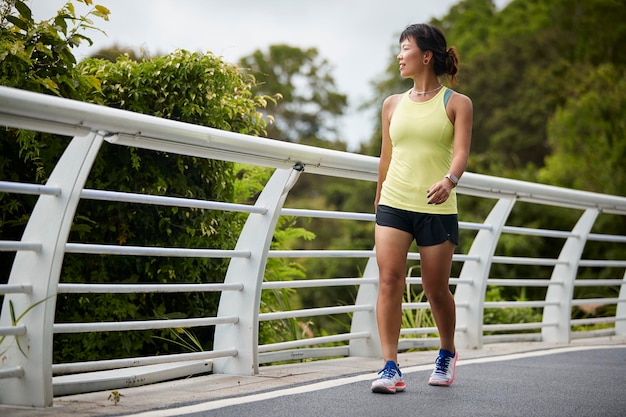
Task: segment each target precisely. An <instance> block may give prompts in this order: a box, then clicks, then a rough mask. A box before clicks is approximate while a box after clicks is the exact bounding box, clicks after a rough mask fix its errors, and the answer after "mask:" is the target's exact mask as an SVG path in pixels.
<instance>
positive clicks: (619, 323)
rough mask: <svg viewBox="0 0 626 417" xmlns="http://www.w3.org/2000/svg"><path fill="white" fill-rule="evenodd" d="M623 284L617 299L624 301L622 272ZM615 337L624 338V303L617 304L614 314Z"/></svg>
mask: <svg viewBox="0 0 626 417" xmlns="http://www.w3.org/2000/svg"><path fill="white" fill-rule="evenodd" d="M622 281H623V283H622V285H621V287H620V290H619V299H620V300H626V272H624V278H623V280H622ZM615 335H616V336H626V301H620V302H618V303H617V310H616V312H615Z"/></svg>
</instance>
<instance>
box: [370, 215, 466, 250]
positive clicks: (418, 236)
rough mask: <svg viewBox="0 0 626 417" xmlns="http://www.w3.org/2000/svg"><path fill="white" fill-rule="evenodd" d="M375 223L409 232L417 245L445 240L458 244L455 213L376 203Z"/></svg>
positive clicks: (457, 223) (433, 243)
mask: <svg viewBox="0 0 626 417" xmlns="http://www.w3.org/2000/svg"><path fill="white" fill-rule="evenodd" d="M376 224H377V225H379V226H388V227H393V228H394V229H399V230H402V231H405V232H407V233H409V234H411V235H412V236H413V238H414V239H415V242H416V243H417V245H418V246H433V245H439V244H440V243H443V242H445V241H447V240H449V241H451V242H452V243H454V244H455V245H458V244H459V219H458V216H457V215H456V214H428V213H419V212H415V211H407V210H401V209H397V208H393V207H389V206H383V205H378V208H377V209H376Z"/></svg>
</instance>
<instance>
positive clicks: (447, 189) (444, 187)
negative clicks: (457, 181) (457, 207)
mask: <svg viewBox="0 0 626 417" xmlns="http://www.w3.org/2000/svg"><path fill="white" fill-rule="evenodd" d="M453 188H454V184H453V183H452V181H450V180H449V179H447V178H444V179H442V180H441V181H439V182H438V183H436V184H433V185H432V186H431V187H430V188H429V189H428V191H427V192H426V198H428V204H443V203H445V202H446V200H447V199H448V197H450V193H451V192H452V189H453Z"/></svg>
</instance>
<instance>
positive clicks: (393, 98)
mask: <svg viewBox="0 0 626 417" xmlns="http://www.w3.org/2000/svg"><path fill="white" fill-rule="evenodd" d="M403 95H404V94H402V93H401V94H392V95H390V96H389V97H387V98H386V99H385V100H384V101H383V115H386V116H388V117H389V116H391V114H392V113H393V111H394V110H395V108H396V106H397V105H398V103H399V102H400V99H401V98H402V96H403Z"/></svg>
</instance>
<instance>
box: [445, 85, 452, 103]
mask: <svg viewBox="0 0 626 417" xmlns="http://www.w3.org/2000/svg"><path fill="white" fill-rule="evenodd" d="M451 95H452V90H450V89H449V88H448V89H447V90H446V91H445V92H444V93H443V107H448V100H449V99H450V96H451Z"/></svg>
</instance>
